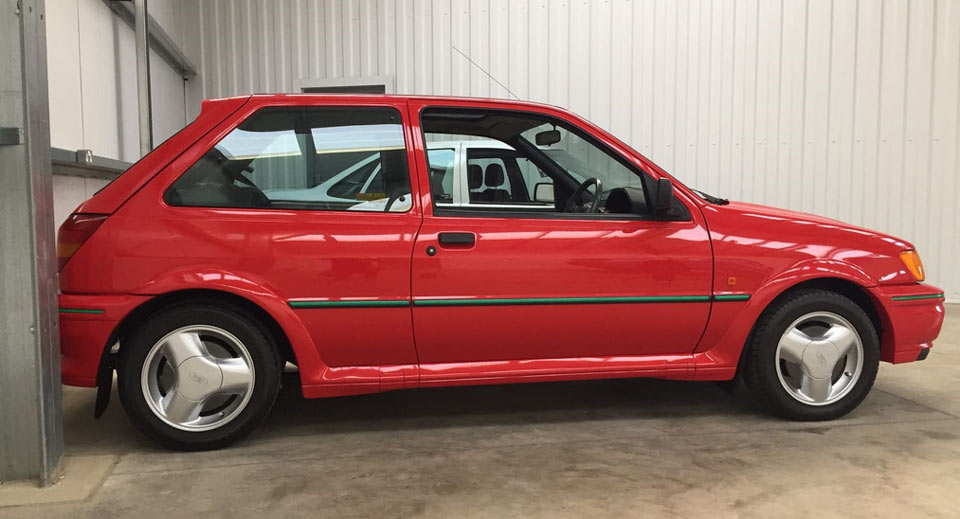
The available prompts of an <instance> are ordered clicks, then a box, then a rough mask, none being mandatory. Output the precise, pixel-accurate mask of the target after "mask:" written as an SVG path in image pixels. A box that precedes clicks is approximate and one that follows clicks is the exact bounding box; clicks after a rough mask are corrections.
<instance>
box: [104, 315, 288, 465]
mask: <svg viewBox="0 0 960 519" xmlns="http://www.w3.org/2000/svg"><path fill="white" fill-rule="evenodd" d="M274 342H275V341H274V340H273V338H272V337H271V335H270V334H269V333H268V332H267V330H266V329H265V328H264V327H263V326H262V325H261V324H260V323H259V321H257V320H256V319H254V318H253V317H252V316H249V315H247V314H246V313H245V312H243V311H242V310H241V309H239V308H234V307H232V306H224V305H220V304H211V305H201V304H190V305H182V306H176V307H172V308H169V309H167V310H163V311H161V312H159V313H157V314H154V315H153V316H151V317H150V318H149V319H148V320H147V321H146V322H145V323H143V324H142V325H141V326H140V327H139V328H138V329H137V330H135V331H134V332H133V333H132V334H131V336H130V337H129V338H128V339H127V340H126V341H124V343H123V344H122V347H121V350H120V364H119V366H118V370H117V371H118V385H119V392H120V400H121V402H122V403H123V407H124V410H125V411H126V412H127V415H128V416H129V417H130V419H131V420H132V421H133V422H134V424H135V425H136V426H137V427H138V428H139V429H140V430H141V431H143V432H144V433H145V434H146V435H147V436H149V437H151V438H153V439H154V440H156V441H159V442H160V443H163V444H165V445H167V446H169V447H173V448H176V449H182V450H202V449H215V448H219V447H223V446H226V445H229V444H230V443H233V442H235V441H237V440H238V439H240V438H242V437H243V436H245V435H247V434H249V432H250V431H252V430H253V429H254V428H255V427H256V426H257V425H258V424H259V423H260V422H261V421H262V420H263V418H264V417H266V415H267V413H269V411H270V408H271V407H272V406H273V403H274V400H275V399H276V396H277V392H278V390H279V387H280V375H281V371H282V370H281V366H282V363H281V361H280V357H279V355H278V354H277V348H276V344H275V343H274Z"/></svg>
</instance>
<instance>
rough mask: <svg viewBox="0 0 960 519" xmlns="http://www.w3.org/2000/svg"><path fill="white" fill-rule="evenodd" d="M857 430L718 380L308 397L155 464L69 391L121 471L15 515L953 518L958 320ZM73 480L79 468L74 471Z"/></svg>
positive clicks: (958, 485)
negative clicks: (223, 442) (786, 417)
mask: <svg viewBox="0 0 960 519" xmlns="http://www.w3.org/2000/svg"><path fill="white" fill-rule="evenodd" d="M947 313H948V316H947V323H946V325H945V327H944V330H943V332H942V333H941V336H940V339H939V340H938V341H937V343H936V348H935V350H934V351H933V352H932V353H931V355H930V357H929V358H928V359H927V360H926V361H924V362H920V363H914V364H908V365H901V366H890V365H887V364H883V365H881V370H880V375H879V377H878V381H877V384H876V386H875V387H874V390H873V392H872V393H871V395H870V396H869V397H868V398H867V399H866V401H865V402H864V403H863V404H862V405H861V406H860V408H859V409H857V410H856V411H855V412H853V413H852V414H851V415H849V416H847V417H845V418H843V419H841V420H837V421H833V422H821V423H793V422H787V421H782V420H779V419H776V418H773V417H770V416H767V415H766V414H764V413H763V412H761V411H759V410H757V409H755V408H754V406H753V404H752V402H751V400H750V398H749V395H748V394H737V395H735V396H733V397H731V396H729V395H727V394H726V393H724V392H723V391H721V390H719V389H718V388H717V387H716V386H714V385H713V384H710V383H690V382H669V381H658V380H618V381H598V382H576V383H556V384H533V385H521V386H495V387H474V388H454V389H436V390H421V391H406V392H395V393H386V394H381V395H371V396H360V397H349V398H338V399H329V400H304V399H303V398H301V397H300V395H299V393H298V391H297V388H296V387H295V385H294V382H293V381H290V382H289V383H287V385H286V387H285V388H284V390H283V392H282V394H281V396H280V398H279V401H278V403H277V406H276V407H275V408H274V411H273V413H272V414H271V416H270V417H269V418H268V420H267V422H266V423H265V424H264V425H263V426H262V427H261V428H260V429H259V430H258V431H257V432H256V433H255V434H254V435H253V436H252V437H251V438H249V439H248V440H246V441H244V442H242V443H240V444H238V445H236V446H235V447H232V448H229V449H226V450H222V451H216V452H204V453H189V454H188V453H178V452H170V451H165V450H161V449H159V448H157V447H156V446H154V445H153V444H151V443H150V442H148V441H147V440H145V439H144V438H143V437H141V436H140V435H139V434H138V433H137V432H136V431H135V430H134V429H133V428H132V427H131V425H130V424H129V423H128V421H127V419H126V417H125V416H124V414H123V411H122V409H121V408H120V406H119V403H118V401H117V400H114V401H113V403H112V404H111V407H110V409H109V410H108V411H107V413H106V415H105V417H104V418H103V419H102V420H100V421H95V420H93V418H92V416H91V415H92V406H93V401H94V397H95V394H94V392H93V391H90V390H80V389H73V388H66V389H65V395H64V402H65V403H64V407H65V409H64V413H65V417H64V420H65V429H66V443H67V446H66V451H67V455H68V456H70V458H71V459H75V460H83V459H85V457H91V458H96V459H101V460H102V459H103V457H104V456H110V457H112V460H113V462H114V464H113V466H112V468H111V469H109V470H107V475H106V477H105V478H104V479H103V482H102V484H101V485H99V486H98V487H97V488H95V489H94V490H93V491H92V492H91V493H90V495H89V496H87V497H86V498H85V499H83V500H80V501H75V502H70V503H61V504H44V505H26V506H18V507H7V508H0V518H7V517H68V518H71V519H78V518H84V517H101V516H104V517H106V516H111V517H134V516H135V517H137V518H139V519H147V518H153V517H159V518H166V519H169V518H172V517H184V516H186V515H187V514H185V513H184V512H189V514H190V515H201V514H202V515H208V516H213V517H236V518H240V517H264V516H266V515H267V514H269V515H271V516H274V515H275V516H278V517H324V516H326V517H490V518H504V517H551V518H553V517H710V518H723V517H764V518H766V517H881V516H882V517H960V498H958V496H957V494H958V493H960V392H958V391H957V389H956V381H957V375H958V374H960V348H958V346H960V307H957V306H950V307H948V311H947ZM71 470H72V471H82V470H83V463H79V462H78V463H76V464H73V465H69V464H68V469H67V472H68V474H67V476H66V477H67V478H70V477H72V475H71V474H70V471H71Z"/></svg>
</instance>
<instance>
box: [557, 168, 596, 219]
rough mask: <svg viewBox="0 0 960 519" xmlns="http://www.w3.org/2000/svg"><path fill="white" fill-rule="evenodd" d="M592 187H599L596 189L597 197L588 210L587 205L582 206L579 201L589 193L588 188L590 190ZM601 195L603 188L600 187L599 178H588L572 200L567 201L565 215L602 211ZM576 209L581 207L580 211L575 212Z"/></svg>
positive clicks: (564, 209)
mask: <svg viewBox="0 0 960 519" xmlns="http://www.w3.org/2000/svg"><path fill="white" fill-rule="evenodd" d="M592 185H595V186H597V189H596V192H597V196H595V197H593V202H592V203H591V204H590V207H589V208H587V207H586V206H585V205H582V204H580V203H578V202H577V201H578V200H580V197H581V196H583V194H584V193H586V192H587V188H589V187H590V186H592ZM600 193H602V188H601V187H600V179H599V178H596V177H593V178H588V179H586V180H584V181H583V183H582V184H580V186H579V187H577V190H576V191H574V192H573V195H571V196H570V198H568V199H567V204H566V205H564V206H563V212H565V213H573V212H577V213H596V212H597V211H598V210H599V209H600ZM574 207H579V208H580V210H579V211H574V210H573V209H574ZM584 209H587V210H586V211H584Z"/></svg>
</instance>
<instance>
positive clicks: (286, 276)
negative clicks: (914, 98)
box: [57, 95, 944, 449]
mask: <svg viewBox="0 0 960 519" xmlns="http://www.w3.org/2000/svg"><path fill="white" fill-rule="evenodd" d="M478 141H480V142H478ZM57 250H58V256H59V259H60V269H61V270H60V290H61V295H60V323H61V350H62V373H63V380H64V382H65V383H67V384H71V385H77V386H88V387H93V386H99V388H100V393H99V395H100V396H99V398H98V405H97V413H98V414H99V413H101V412H102V411H103V408H104V407H105V406H106V403H107V398H108V395H109V393H110V388H111V384H112V380H113V372H114V370H116V372H117V375H118V384H119V394H120V398H121V400H122V402H123V406H124V409H125V410H126V412H127V414H128V415H129V416H130V418H131V419H132V420H133V422H134V423H135V424H136V425H137V426H138V427H139V428H140V429H141V430H142V431H143V432H144V433H146V434H147V435H148V436H150V437H152V438H154V439H155V440H158V441H160V442H162V443H164V444H166V445H168V446H171V447H174V448H181V449H207V448H216V447H220V446H224V445H227V444H229V443H231V442H233V441H235V440H237V439H239V438H240V437H242V436H243V435H245V434H247V433H249V432H250V431H251V429H252V428H253V427H255V426H256V425H257V424H258V423H259V422H260V421H261V420H263V419H264V417H265V416H266V415H267V413H268V412H269V410H270V408H271V406H272V405H273V403H274V400H275V398H276V396H277V390H278V388H279V385H280V377H281V373H282V371H283V370H284V367H285V366H286V363H292V364H294V365H296V366H297V368H298V371H299V378H300V383H301V386H302V391H303V394H304V396H306V397H309V398H315V397H330V396H341V395H354V394H360V393H374V392H378V391H389V390H394V389H406V388H418V387H432V386H452V385H470V384H500V383H513V382H539V381H558V380H574V379H596V378H615V377H658V378H670V379H682V380H714V381H724V380H731V379H734V377H743V379H744V380H745V382H746V384H747V385H748V386H749V387H750V388H751V389H752V391H753V392H754V393H755V395H756V397H757V398H758V399H759V400H760V401H761V402H762V403H763V404H765V405H766V406H767V407H768V408H769V409H771V410H772V411H774V412H776V413H778V414H780V415H782V416H784V417H787V418H790V419H797V420H825V419H832V418H836V417H839V416H842V415H844V414H846V413H848V412H850V411H851V410H852V409H854V408H855V407H856V406H857V405H858V404H859V403H860V402H861V401H862V400H863V398H864V397H865V396H866V394H867V392H868V391H869V390H870V387H871V385H872V384H873V381H874V379H875V377H876V374H877V367H878V363H879V361H881V360H882V361H886V362H891V363H895V364H896V363H902V362H912V361H916V360H922V359H924V358H925V357H926V356H927V354H928V353H929V350H930V348H931V346H932V344H931V343H932V341H933V340H934V339H935V338H936V336H937V334H938V333H939V331H940V326H941V324H942V322H943V312H944V308H943V298H944V294H943V292H942V291H941V290H940V289H938V288H936V287H933V286H930V285H926V284H923V283H922V282H923V279H924V274H923V266H922V265H921V263H920V258H919V256H918V255H917V253H916V252H915V250H914V248H913V246H912V245H911V244H910V243H908V242H906V241H903V240H900V239H898V238H894V237H891V236H887V235H884V234H881V233H878V232H874V231H870V230H866V229H861V228H858V227H854V226H850V225H846V224H843V223H840V222H837V221H833V220H828V219H826V218H820V217H817V216H812V215H807V214H801V213H796V212H791V211H785V210H780V209H773V208H770V207H763V206H759V205H753V204H745V203H737V202H728V201H727V200H724V199H721V198H717V197H714V196H710V195H707V194H705V193H701V192H699V191H696V190H694V189H690V188H688V187H686V186H684V185H683V184H681V183H679V182H677V181H676V180H675V179H674V178H672V177H671V176H670V175H668V174H667V173H666V172H664V171H662V170H661V169H660V168H658V167H657V166H656V165H655V164H653V163H652V162H650V161H649V160H648V159H646V158H645V157H643V156H641V155H640V154H639V153H637V152H636V151H634V150H632V149H630V148H629V147H628V146H627V145H625V144H624V143H622V142H621V141H619V140H617V139H616V138H615V137H613V136H611V135H610V134H608V133H606V132H605V131H603V130H601V129H600V128H598V127H596V126H594V125H592V124H590V123H589V122H587V121H584V120H583V119H580V118H579V117H577V116H575V115H573V114H570V113H568V112H566V111H564V110H561V109H558V108H554V107H551V106H544V105H539V104H532V103H523V102H510V101H499V100H486V99H483V100H481V99H455V98H439V97H406V96H319V95H255V96H246V97H236V98H230V99H219V100H213V101H207V102H205V103H204V104H203V109H202V111H201V113H200V115H199V116H198V117H197V119H196V120H195V121H194V122H193V123H191V124H190V125H189V126H187V127H186V128H184V129H183V130H182V131H180V132H179V133H177V134H176V135H174V136H173V137H171V138H170V139H169V140H167V141H166V142H165V143H163V144H162V145H160V146H159V147H158V148H157V149H156V150H154V151H153V152H152V153H150V154H149V155H148V156H146V157H145V158H143V159H142V160H141V161H140V162H138V163H137V164H135V165H134V166H132V167H131V168H130V169H129V170H127V171H126V172H125V173H124V174H123V175H122V176H120V177H119V178H117V179H116V180H115V181H113V182H112V183H111V184H110V185H108V186H107V187H105V188H103V189H102V190H101V191H100V192H99V193H97V194H96V195H95V196H94V197H93V198H91V199H90V200H88V201H86V202H84V203H83V204H82V205H81V206H80V207H79V208H77V210H76V212H74V213H73V214H72V215H71V216H70V218H69V219H68V220H67V221H66V222H65V223H64V224H63V226H62V227H61V228H60V232H59V235H58V243H57Z"/></svg>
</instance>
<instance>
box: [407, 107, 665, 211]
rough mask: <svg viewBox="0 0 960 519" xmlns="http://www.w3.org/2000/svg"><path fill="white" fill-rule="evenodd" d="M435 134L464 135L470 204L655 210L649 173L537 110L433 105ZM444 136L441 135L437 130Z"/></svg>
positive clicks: (429, 120) (430, 120)
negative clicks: (648, 187) (646, 175)
mask: <svg viewBox="0 0 960 519" xmlns="http://www.w3.org/2000/svg"><path fill="white" fill-rule="evenodd" d="M421 126H422V128H423V131H424V134H425V136H426V137H427V139H428V141H429V139H430V136H431V135H435V136H444V137H445V138H448V139H449V138H451V136H452V138H457V139H461V142H462V143H463V147H464V148H465V149H466V150H467V152H466V164H467V171H466V173H465V175H466V180H467V184H468V186H469V190H468V191H469V200H468V201H464V203H461V204H460V208H463V209H476V210H478V211H482V210H495V211H497V212H503V211H507V212H511V211H513V212H517V214H521V213H531V212H543V211H548V212H556V213H570V214H574V213H577V214H582V213H593V214H598V215H607V214H609V215H617V214H621V215H630V216H640V217H646V216H649V212H648V211H647V202H648V200H647V194H646V191H645V186H644V177H643V175H644V174H643V172H641V171H639V170H636V169H635V168H633V167H632V166H630V165H628V163H627V162H626V160H625V159H624V158H623V157H620V156H619V155H617V154H615V153H614V152H613V151H611V150H609V149H608V148H607V147H605V146H603V145H602V144H600V143H599V141H597V140H596V139H594V138H593V137H592V136H590V134H589V133H587V132H585V131H583V130H581V129H579V128H576V127H573V126H570V125H568V124H567V123H566V122H564V121H560V120H554V119H552V118H550V117H548V116H544V115H539V114H536V113H531V112H520V111H512V110H483V109H467V108H439V107H437V108H428V109H426V110H424V111H423V114H422V116H421ZM434 138H439V137H434Z"/></svg>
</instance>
